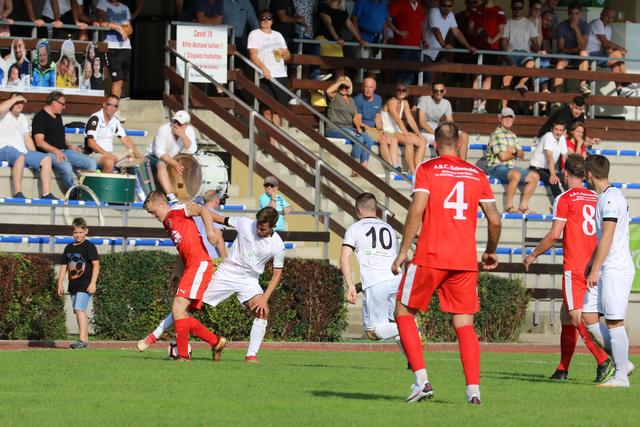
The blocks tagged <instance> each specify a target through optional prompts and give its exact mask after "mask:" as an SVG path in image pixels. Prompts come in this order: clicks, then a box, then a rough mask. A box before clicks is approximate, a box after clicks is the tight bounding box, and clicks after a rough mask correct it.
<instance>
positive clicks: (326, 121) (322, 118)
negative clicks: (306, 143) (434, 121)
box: [234, 52, 411, 184]
mask: <svg viewBox="0 0 640 427" xmlns="http://www.w3.org/2000/svg"><path fill="white" fill-rule="evenodd" d="M234 55H235V56H238V57H239V58H240V59H241V60H242V61H243V62H244V63H245V64H247V65H249V66H250V67H251V68H253V70H254V72H257V73H259V74H260V75H263V73H262V70H261V69H260V68H258V67H257V66H256V65H255V64H254V63H253V62H251V61H250V60H249V58H247V57H246V56H244V55H243V54H241V53H240V52H236V53H235V54H234ZM271 82H272V84H275V85H276V86H277V87H279V88H280V90H283V91H284V92H285V93H286V94H287V95H289V96H290V97H291V98H293V99H295V100H296V101H297V102H298V104H299V105H302V106H303V107H305V108H306V109H307V110H309V111H310V112H311V113H312V114H313V115H314V116H316V117H317V118H318V120H320V122H322V123H324V124H330V125H332V126H333V127H334V128H336V129H338V131H339V132H340V133H341V134H342V135H344V137H345V139H348V140H349V141H351V142H352V143H355V144H357V145H358V146H359V147H360V149H364V150H366V151H368V152H369V154H370V155H372V156H373V158H374V159H376V160H378V161H379V162H380V164H381V165H382V166H383V168H384V169H385V171H386V172H388V173H391V172H393V173H398V171H397V169H396V168H395V167H394V166H393V165H392V164H391V163H388V162H387V161H386V160H384V159H383V158H382V157H380V156H379V155H378V154H376V153H375V152H374V151H373V150H371V149H370V148H369V147H367V146H366V145H364V144H363V143H361V142H360V141H358V140H357V139H355V138H353V137H352V136H351V135H349V134H348V133H347V132H345V131H344V130H343V129H342V128H341V127H340V126H338V125H337V124H335V123H334V122H332V121H331V120H329V119H328V118H327V117H325V116H324V115H322V114H321V113H320V112H319V111H317V110H316V109H315V108H313V106H311V105H310V104H308V103H307V101H305V100H304V99H302V98H301V97H299V96H298V95H297V94H296V93H294V92H292V91H291V90H290V89H289V88H287V87H285V86H283V85H281V84H280V82H279V81H277V80H272V81H271ZM322 136H323V137H324V135H322ZM386 172H385V173H386ZM398 176H400V177H401V178H402V179H404V180H405V181H407V182H411V179H409V177H408V176H406V175H405V174H404V173H400V174H399V175H398ZM387 184H388V181H387Z"/></svg>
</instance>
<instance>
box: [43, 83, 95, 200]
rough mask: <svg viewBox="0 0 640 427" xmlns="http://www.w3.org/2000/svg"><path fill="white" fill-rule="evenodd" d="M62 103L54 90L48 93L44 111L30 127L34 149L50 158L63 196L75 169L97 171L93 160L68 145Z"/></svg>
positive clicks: (71, 182)
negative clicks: (60, 184)
mask: <svg viewBox="0 0 640 427" xmlns="http://www.w3.org/2000/svg"><path fill="white" fill-rule="evenodd" d="M65 103H66V101H65V98H64V94H63V93H62V92H59V91H57V90H54V91H53V92H51V93H49V94H48V95H47V99H46V104H45V106H44V108H43V109H42V110H40V111H39V112H37V113H36V114H35V115H34V116H33V122H32V124H31V133H32V135H33V140H34V142H35V144H36V148H37V149H38V151H41V152H43V153H48V155H49V156H50V157H51V161H52V163H53V169H54V170H55V171H56V173H57V175H58V177H59V178H60V180H61V181H62V184H63V185H62V191H64V192H66V191H67V190H68V189H69V188H70V187H72V186H73V169H74V168H75V169H83V170H90V171H95V170H96V169H97V165H96V161H95V160H94V159H93V158H91V157H89V156H87V155H85V154H82V149H80V148H79V147H76V146H73V145H70V144H67V140H66V137H65V134H64V124H63V123H62V111H64V107H65Z"/></svg>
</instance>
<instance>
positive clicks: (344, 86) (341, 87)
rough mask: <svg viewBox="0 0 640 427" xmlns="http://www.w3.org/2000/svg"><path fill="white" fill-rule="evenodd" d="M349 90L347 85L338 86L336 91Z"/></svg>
mask: <svg viewBox="0 0 640 427" xmlns="http://www.w3.org/2000/svg"><path fill="white" fill-rule="evenodd" d="M345 89H346V90H349V85H340V86H338V90H345Z"/></svg>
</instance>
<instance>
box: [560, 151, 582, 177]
mask: <svg viewBox="0 0 640 427" xmlns="http://www.w3.org/2000/svg"><path fill="white" fill-rule="evenodd" d="M564 170H566V171H567V173H568V174H569V175H571V176H574V177H576V178H580V179H584V177H585V176H586V170H585V161H584V159H583V158H582V156H581V155H580V154H577V153H573V154H569V155H568V156H567V160H565V162H564Z"/></svg>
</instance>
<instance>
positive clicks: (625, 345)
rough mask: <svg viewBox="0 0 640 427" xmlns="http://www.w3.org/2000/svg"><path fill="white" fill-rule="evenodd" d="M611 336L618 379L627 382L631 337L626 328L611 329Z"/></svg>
mask: <svg viewBox="0 0 640 427" xmlns="http://www.w3.org/2000/svg"><path fill="white" fill-rule="evenodd" d="M609 333H610V334H611V353H612V355H613V362H614V363H615V364H616V378H617V379H619V380H623V381H627V373H628V371H629V337H627V331H626V330H625V329H624V326H620V327H618V328H613V329H609Z"/></svg>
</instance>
